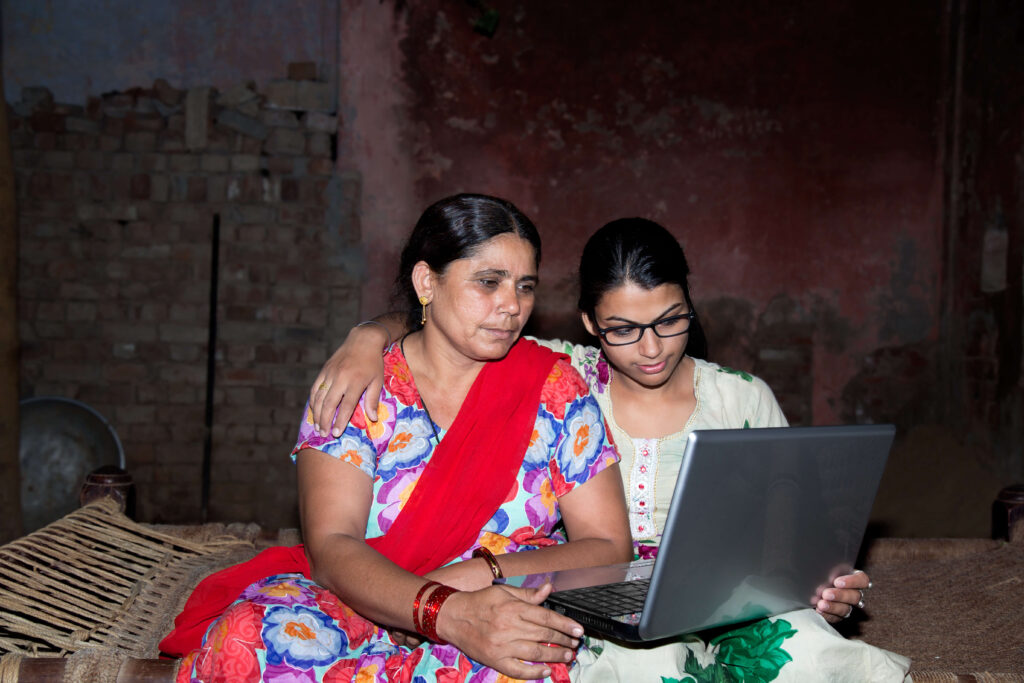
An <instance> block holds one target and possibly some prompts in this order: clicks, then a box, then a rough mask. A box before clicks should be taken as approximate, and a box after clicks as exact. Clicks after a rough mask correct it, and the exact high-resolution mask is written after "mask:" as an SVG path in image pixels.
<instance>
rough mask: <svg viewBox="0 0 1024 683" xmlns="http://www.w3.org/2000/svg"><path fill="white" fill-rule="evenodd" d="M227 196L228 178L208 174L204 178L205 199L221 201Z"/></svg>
mask: <svg viewBox="0 0 1024 683" xmlns="http://www.w3.org/2000/svg"><path fill="white" fill-rule="evenodd" d="M227 196H228V179H227V177H226V176H222V175H215V176H210V177H209V178H207V180H206V201H209V202H223V201H226V200H227Z"/></svg>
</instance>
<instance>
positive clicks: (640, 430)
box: [610, 356, 697, 439]
mask: <svg viewBox="0 0 1024 683" xmlns="http://www.w3.org/2000/svg"><path fill="white" fill-rule="evenodd" d="M694 372H696V364H695V363H694V362H693V359H692V358H688V357H686V356H683V358H682V359H681V360H680V361H679V364H678V365H677V366H676V369H675V371H674V372H673V373H672V376H671V377H669V379H668V380H667V381H666V382H665V383H664V384H661V385H660V386H656V387H649V386H644V385H642V384H639V383H637V382H634V381H632V380H631V379H630V378H629V377H627V376H625V375H624V374H622V373H621V372H616V371H615V368H614V367H613V368H612V376H611V385H610V397H611V402H612V414H613V416H614V419H615V422H616V423H617V424H618V425H619V427H621V428H622V429H623V430H625V432H626V433H627V434H629V435H630V436H631V437H633V438H636V439H654V438H659V437H663V436H668V435H670V434H675V433H676V432H680V431H682V430H683V429H684V428H685V427H686V423H687V422H688V421H689V419H690V416H691V415H692V414H693V411H694V409H696V407H697V396H696V393H695V391H694V382H693V376H694Z"/></svg>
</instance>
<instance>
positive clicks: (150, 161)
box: [139, 154, 167, 171]
mask: <svg viewBox="0 0 1024 683" xmlns="http://www.w3.org/2000/svg"><path fill="white" fill-rule="evenodd" d="M139 168H140V169H141V170H143V171H165V170H167V155H166V154H143V155H142V157H141V158H140V159H139Z"/></svg>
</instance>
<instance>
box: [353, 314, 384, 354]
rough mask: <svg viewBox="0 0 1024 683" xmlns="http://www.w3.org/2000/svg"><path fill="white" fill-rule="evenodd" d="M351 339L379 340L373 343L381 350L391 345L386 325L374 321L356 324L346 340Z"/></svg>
mask: <svg viewBox="0 0 1024 683" xmlns="http://www.w3.org/2000/svg"><path fill="white" fill-rule="evenodd" d="M353 337H366V338H367V339H368V340H369V339H375V340H379V341H377V342H374V343H376V344H378V345H379V346H380V348H381V349H386V348H387V347H388V346H390V345H391V332H390V331H389V330H388V328H387V325H385V324H384V323H382V322H378V321H376V320H364V321H363V322H361V323H358V324H356V325H355V326H354V327H353V328H352V329H351V330H349V333H348V339H352V338H353ZM346 341H347V340H346ZM368 343H370V342H368Z"/></svg>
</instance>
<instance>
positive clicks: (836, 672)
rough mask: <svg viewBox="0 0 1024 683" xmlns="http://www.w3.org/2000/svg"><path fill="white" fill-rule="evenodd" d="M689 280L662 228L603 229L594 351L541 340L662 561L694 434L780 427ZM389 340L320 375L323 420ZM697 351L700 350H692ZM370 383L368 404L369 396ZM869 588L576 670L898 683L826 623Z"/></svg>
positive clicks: (369, 336) (594, 244)
mask: <svg viewBox="0 0 1024 683" xmlns="http://www.w3.org/2000/svg"><path fill="white" fill-rule="evenodd" d="M688 273H689V268H688V266H687V263H686V259H685V256H684V254H683V251H682V249H681V247H680V246H679V243H678V242H677V241H676V240H675V238H674V237H673V236H672V235H671V234H670V233H669V232H668V231H667V230H665V229H664V228H663V227H661V226H660V225H658V224H656V223H653V222H651V221H647V220H644V219H638V218H633V219H623V220H618V221H614V222H612V223H609V224H608V225H606V226H604V227H603V228H601V229H600V230H598V231H597V233H595V234H594V235H593V237H591V239H590V240H589V241H588V243H587V245H586V246H585V248H584V250H583V255H582V257H581V262H580V299H579V308H580V312H581V316H582V319H583V324H584V326H585V327H586V328H587V330H588V331H589V332H590V333H591V334H593V335H594V336H596V337H598V339H599V340H600V348H597V347H591V346H579V345H573V344H567V343H562V342H557V341H552V342H541V343H542V344H545V345H547V346H549V347H550V348H553V349H556V350H559V351H562V352H564V353H566V354H568V355H569V356H570V357H571V358H572V363H573V366H574V367H575V368H576V369H577V370H578V371H579V372H580V374H582V375H583V377H584V379H585V380H586V381H587V383H588V385H589V387H590V389H591V393H592V395H594V396H595V397H596V398H597V401H598V404H599V405H600V406H601V408H602V412H603V414H604V416H605V420H606V423H607V425H608V429H609V431H610V432H611V435H612V437H613V440H614V442H615V444H616V447H617V449H618V450H619V453H620V456H621V458H622V460H621V465H620V472H621V474H622V476H623V482H624V485H625V486H624V488H625V490H626V502H627V506H628V510H629V522H630V527H631V531H632V538H633V542H634V546H635V549H636V554H637V555H638V556H651V555H653V554H654V553H656V552H657V543H658V539H659V537H660V533H661V529H662V528H663V525H664V521H665V517H666V514H667V510H668V505H669V502H670V499H671V495H672V491H673V489H674V484H675V477H676V473H677V472H678V470H679V465H680V461H681V458H682V454H683V450H684V446H685V443H686V437H687V435H688V434H689V433H690V432H691V431H693V430H695V429H723V428H742V427H782V426H785V425H786V419H785V417H784V416H783V414H782V410H781V409H780V407H779V405H778V403H777V402H776V400H775V397H774V395H773V394H772V392H771V390H770V389H769V388H768V386H767V385H766V384H765V383H764V382H763V381H761V380H760V379H758V378H756V377H753V376H751V375H749V374H747V373H745V372H739V371H735V370H731V369H729V368H724V367H721V366H719V365H716V364H714V363H711V362H708V361H706V360H702V359H701V358H700V357H699V356H702V355H703V348H702V347H703V346H704V343H703V333H702V331H701V328H700V322H699V318H698V317H697V313H696V311H695V309H694V306H693V302H692V300H691V298H690V292H689V286H688V283H687V275H688ZM391 323H392V324H393V323H394V320H392V321H391ZM387 324H388V323H385V325H382V326H381V327H384V326H386V325H387ZM390 331H391V330H389V333H390ZM394 331H395V332H398V330H394ZM382 332H383V330H381V329H379V328H378V326H376V325H365V326H361V327H359V328H357V331H356V332H355V333H354V334H353V335H351V336H350V338H349V340H347V341H346V343H345V345H343V347H342V348H341V349H339V351H338V352H337V353H336V354H335V355H334V357H332V359H331V360H330V361H329V362H328V364H327V365H326V366H325V367H324V369H323V370H322V371H321V374H320V376H319V377H318V378H317V382H316V384H315V385H314V388H313V389H312V391H311V406H313V415H314V420H315V422H316V424H317V425H321V426H323V427H324V429H325V430H326V428H328V427H330V417H331V416H332V415H333V413H334V407H335V406H337V405H338V404H339V402H341V403H342V405H341V408H340V415H341V416H344V415H345V414H347V412H348V411H349V410H351V403H352V402H353V401H354V398H353V397H358V395H359V394H360V393H361V390H362V387H363V386H365V385H366V383H367V382H368V381H371V380H370V377H369V373H368V372H367V368H374V367H379V361H377V360H375V356H378V357H379V353H380V348H381V346H380V344H381V339H374V338H373V335H380V336H381V337H383V334H382ZM360 344H362V347H360ZM695 346H696V347H701V348H698V349H697V350H696V351H695V352H692V353H689V354H688V353H687V351H688V350H691V349H693V348H694V347H695ZM372 381H378V380H372ZM372 386H373V385H372V384H371V391H369V392H368V394H367V397H371V396H373V395H375V391H373V390H372ZM371 404H372V401H370V400H366V401H365V404H364V409H365V410H367V411H372V410H373V408H372V405H371ZM869 586H870V582H869V580H868V577H867V575H865V574H864V573H863V572H858V573H855V574H853V575H848V576H841V577H838V578H836V580H835V583H834V585H833V586H830V587H828V588H826V589H825V590H823V591H822V593H821V595H820V596H818V598H817V600H816V602H815V604H814V607H815V610H811V609H807V610H801V611H797V612H791V613H788V614H784V615H780V616H778V617H772V618H770V619H763V620H760V621H758V622H755V623H753V624H751V625H747V626H744V627H741V628H738V629H731V630H725V631H720V632H716V634H714V635H711V634H703V635H704V636H705V637H704V638H703V639H702V638H699V637H696V636H688V637H685V638H682V639H679V640H677V641H675V642H673V643H671V644H668V645H662V646H659V647H648V648H626V647H621V646H619V645H616V644H614V643H611V642H604V643H590V647H588V648H584V649H583V650H582V651H581V652H580V655H579V661H580V662H581V663H585V664H586V666H583V667H581V668H580V669H579V675H580V676H581V677H582V679H583V680H594V681H598V680H624V681H625V680H682V679H687V680H689V679H690V678H692V679H695V680H701V681H703V680H758V681H761V680H765V681H767V680H792V681H798V680H799V681H806V680H850V681H863V680H895V681H899V680H903V678H904V676H905V674H906V672H907V669H908V667H909V662H908V661H907V660H906V659H905V658H903V657H900V656H899V655H894V654H892V653H888V652H886V651H884V650H880V649H878V648H874V647H872V646H870V645H867V644H865V643H860V642H856V641H847V640H845V639H843V638H842V637H841V636H839V634H838V633H836V632H835V631H834V630H833V629H832V628H831V627H829V626H828V624H827V623H826V622H833V623H834V622H836V621H839V620H841V619H842V618H845V617H847V616H849V614H850V613H852V611H853V609H854V606H855V605H857V606H860V607H863V604H864V603H863V599H864V590H866V589H867V588H868V587H869ZM659 676H660V677H661V678H660V679H659V678H658V677H659ZM688 677H689V678H688Z"/></svg>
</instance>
